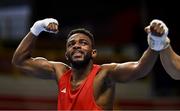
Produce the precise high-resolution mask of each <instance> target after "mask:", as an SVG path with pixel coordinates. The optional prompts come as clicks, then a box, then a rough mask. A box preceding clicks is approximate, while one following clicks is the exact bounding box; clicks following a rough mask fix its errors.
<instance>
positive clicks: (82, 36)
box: [67, 33, 91, 42]
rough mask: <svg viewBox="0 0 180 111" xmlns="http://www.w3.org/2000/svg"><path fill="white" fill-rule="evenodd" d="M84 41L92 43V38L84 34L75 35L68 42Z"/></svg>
mask: <svg viewBox="0 0 180 111" xmlns="http://www.w3.org/2000/svg"><path fill="white" fill-rule="evenodd" d="M82 39H83V40H87V41H89V42H91V40H90V38H89V37H88V36H87V35H85V34H83V33H75V34H73V35H71V36H70V37H69V38H68V40H67V42H70V41H74V40H75V41H76V40H82Z"/></svg>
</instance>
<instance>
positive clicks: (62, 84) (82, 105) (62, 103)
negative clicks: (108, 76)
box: [58, 64, 102, 110]
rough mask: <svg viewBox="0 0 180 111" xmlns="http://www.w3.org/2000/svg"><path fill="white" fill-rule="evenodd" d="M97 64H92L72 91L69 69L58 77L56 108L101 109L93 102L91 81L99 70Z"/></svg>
mask: <svg viewBox="0 0 180 111" xmlns="http://www.w3.org/2000/svg"><path fill="white" fill-rule="evenodd" d="M99 69H100V66H99V65H95V64H94V65H93V68H92V70H91V71H90V73H89V75H88V76H87V78H86V79H85V81H83V83H81V85H80V86H79V87H77V88H76V89H75V90H73V91H72V88H71V83H70V79H71V76H72V73H71V69H70V70H68V71H67V72H66V73H65V74H64V75H63V76H62V77H61V79H60V81H59V84H58V88H59V93H58V110H102V109H101V108H100V107H99V106H98V105H97V104H96V102H95V99H94V93H93V81H94V78H95V76H96V74H97V72H98V71H99Z"/></svg>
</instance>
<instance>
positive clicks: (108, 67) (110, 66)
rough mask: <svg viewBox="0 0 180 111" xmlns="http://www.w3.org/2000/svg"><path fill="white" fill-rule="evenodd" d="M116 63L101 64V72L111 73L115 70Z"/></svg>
mask: <svg viewBox="0 0 180 111" xmlns="http://www.w3.org/2000/svg"><path fill="white" fill-rule="evenodd" d="M117 65H118V64H117V63H109V64H102V65H101V70H106V71H112V70H114V69H115V68H116V66H117Z"/></svg>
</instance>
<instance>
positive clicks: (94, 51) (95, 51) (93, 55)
mask: <svg viewBox="0 0 180 111" xmlns="http://www.w3.org/2000/svg"><path fill="white" fill-rule="evenodd" d="M96 56H97V50H96V49H93V50H92V58H93V59H94V58H96Z"/></svg>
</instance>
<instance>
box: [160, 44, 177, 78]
mask: <svg viewBox="0 0 180 111" xmlns="http://www.w3.org/2000/svg"><path fill="white" fill-rule="evenodd" d="M160 59H161V62H162V65H163V67H164V69H165V70H166V72H167V73H168V74H169V75H170V76H171V77H172V78H173V79H175V80H180V56H179V55H177V54H176V53H175V52H174V51H173V49H172V48H171V47H168V48H167V49H165V50H163V51H161V52H160Z"/></svg>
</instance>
